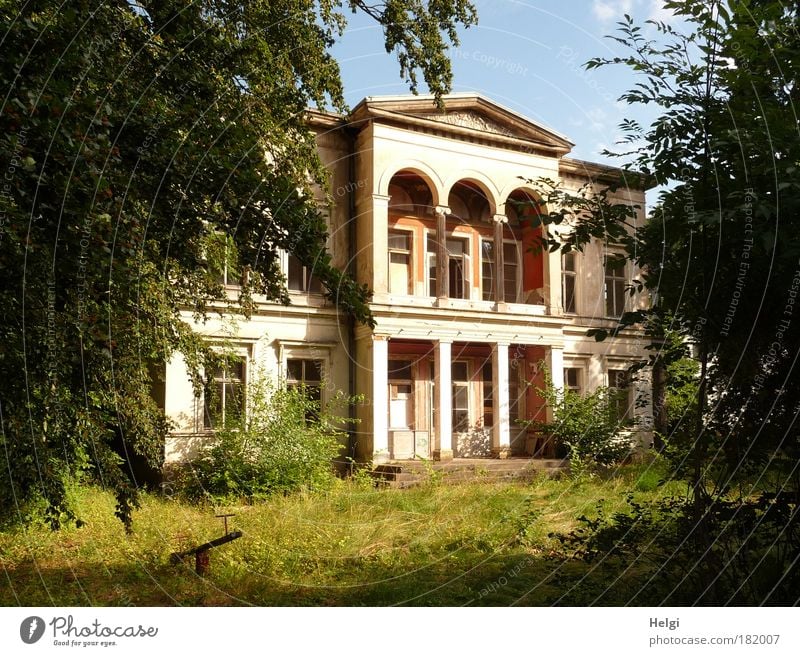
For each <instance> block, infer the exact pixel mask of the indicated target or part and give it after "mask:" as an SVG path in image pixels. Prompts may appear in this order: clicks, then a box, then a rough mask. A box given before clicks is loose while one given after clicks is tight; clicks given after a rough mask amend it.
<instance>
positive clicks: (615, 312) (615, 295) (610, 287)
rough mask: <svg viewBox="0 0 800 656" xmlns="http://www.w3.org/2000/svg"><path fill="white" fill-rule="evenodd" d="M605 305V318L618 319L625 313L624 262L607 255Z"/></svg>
mask: <svg viewBox="0 0 800 656" xmlns="http://www.w3.org/2000/svg"><path fill="white" fill-rule="evenodd" d="M604 268H605V303H606V316H607V317H620V316H622V313H623V312H625V286H626V277H625V261H624V260H623V259H621V258H620V257H619V256H615V255H608V256H607V257H606V260H605V263H604Z"/></svg>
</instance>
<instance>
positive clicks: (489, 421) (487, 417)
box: [481, 360, 494, 428]
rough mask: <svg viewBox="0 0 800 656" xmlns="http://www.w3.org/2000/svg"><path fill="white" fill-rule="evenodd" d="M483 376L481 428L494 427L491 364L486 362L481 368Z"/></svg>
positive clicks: (489, 361)
mask: <svg viewBox="0 0 800 656" xmlns="http://www.w3.org/2000/svg"><path fill="white" fill-rule="evenodd" d="M481 372H482V374H483V427H484V428H491V427H492V426H494V379H493V377H492V362H491V360H488V361H487V362H484V363H483V367H481Z"/></svg>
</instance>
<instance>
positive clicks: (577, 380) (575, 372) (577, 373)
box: [564, 367, 581, 395]
mask: <svg viewBox="0 0 800 656" xmlns="http://www.w3.org/2000/svg"><path fill="white" fill-rule="evenodd" d="M564 389H565V390H569V391H570V392H575V394H578V395H580V394H581V370H580V369H578V368H577V367H565V368H564Z"/></svg>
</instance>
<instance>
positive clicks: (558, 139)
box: [350, 94, 573, 156]
mask: <svg viewBox="0 0 800 656" xmlns="http://www.w3.org/2000/svg"><path fill="white" fill-rule="evenodd" d="M443 100H444V110H441V109H440V108H438V107H437V106H436V104H435V102H434V99H433V98H432V97H431V96H372V97H369V98H365V99H364V100H363V101H362V102H361V103H359V104H358V105H357V106H356V108H355V109H354V110H353V113H352V115H351V117H350V119H351V123H359V122H364V121H367V120H370V119H372V120H378V121H381V120H382V121H388V122H392V123H399V124H404V123H405V124H406V125H407V126H408V127H409V128H411V129H414V127H415V126H416V127H418V128H425V127H428V128H429V129H430V128H437V127H438V128H439V129H441V130H443V131H445V132H450V133H452V134H453V135H458V136H461V137H468V138H482V139H485V140H489V141H494V142H497V143H498V144H506V145H509V146H516V147H517V148H520V147H522V148H525V147H526V146H527V147H530V148H531V149H535V150H545V151H550V152H554V153H555V154H558V155H559V156H560V155H565V154H566V153H568V152H569V151H570V150H572V146H573V143H572V142H571V141H570V140H569V139H567V138H566V137H564V136H563V135H561V134H558V133H557V132H555V131H554V130H551V129H550V128H547V127H546V126H544V125H541V124H540V123H537V122H536V121H534V120H532V119H529V118H527V117H525V116H523V115H521V114H518V113H517V112H514V111H513V110H510V109H508V108H506V107H503V106H502V105H499V104H497V103H495V102H493V101H491V100H489V99H488V98H484V97H483V96H481V95H479V94H451V95H448V96H445V97H444V99H443Z"/></svg>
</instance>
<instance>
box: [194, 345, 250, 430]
mask: <svg viewBox="0 0 800 656" xmlns="http://www.w3.org/2000/svg"><path fill="white" fill-rule="evenodd" d="M204 402H205V412H204V415H203V427H204V428H206V429H213V428H223V427H224V428H228V427H232V426H236V425H237V424H238V423H239V422H240V421H241V419H242V418H243V417H244V358H240V359H237V360H234V361H232V362H228V363H226V364H225V365H223V366H220V367H218V368H217V369H216V370H214V371H213V373H212V375H211V377H210V378H209V379H208V381H207V382H206V388H205V394H204Z"/></svg>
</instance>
